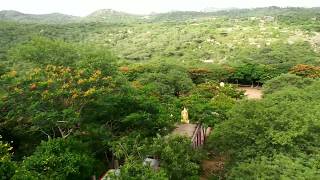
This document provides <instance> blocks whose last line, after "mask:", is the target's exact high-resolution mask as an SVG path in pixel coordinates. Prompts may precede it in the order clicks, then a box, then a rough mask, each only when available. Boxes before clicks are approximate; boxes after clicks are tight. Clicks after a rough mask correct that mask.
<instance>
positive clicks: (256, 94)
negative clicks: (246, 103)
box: [239, 87, 262, 99]
mask: <svg viewBox="0 0 320 180" xmlns="http://www.w3.org/2000/svg"><path fill="white" fill-rule="evenodd" d="M239 89H241V90H244V91H245V93H244V94H245V95H246V96H247V97H248V99H262V90H261V88H252V87H239Z"/></svg>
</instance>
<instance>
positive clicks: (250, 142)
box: [209, 82, 320, 160]
mask: <svg viewBox="0 0 320 180" xmlns="http://www.w3.org/2000/svg"><path fill="white" fill-rule="evenodd" d="M317 88H319V82H317V83H314V84H312V85H310V86H307V87H305V88H304V89H297V88H288V89H284V90H282V91H279V92H277V93H274V94H271V95H269V96H267V97H266V98H265V99H263V100H261V101H243V102H241V103H239V104H237V105H236V106H234V108H233V109H232V110H231V111H230V114H229V120H228V121H224V122H223V123H221V124H219V125H218V126H216V127H215V133H212V135H211V136H210V141H209V146H211V148H213V149H216V150H218V151H220V152H221V151H222V152H229V153H230V154H231V156H233V157H234V159H237V160H244V159H248V158H253V157H257V156H261V155H264V156H268V155H270V154H274V153H288V154H296V153H300V152H303V153H315V152H316V149H317V148H319V146H320V144H319V141H318V140H317V138H318V136H319V134H318V133H317V131H318V130H319V129H320V126H319V120H318V118H317V117H318V116H319V114H318V111H317V110H316V109H317V108H318V105H317V104H318V103H319V100H318V99H319V95H318V94H317V93H315V92H314V89H317ZM298 109H299V111H297V110H298Z"/></svg>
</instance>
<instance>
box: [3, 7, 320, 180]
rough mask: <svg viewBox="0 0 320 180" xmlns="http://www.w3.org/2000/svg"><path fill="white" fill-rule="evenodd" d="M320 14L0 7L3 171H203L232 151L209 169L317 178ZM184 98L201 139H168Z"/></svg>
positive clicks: (129, 174)
mask: <svg viewBox="0 0 320 180" xmlns="http://www.w3.org/2000/svg"><path fill="white" fill-rule="evenodd" d="M318 12H319V9H318V8H310V9H305V8H277V7H269V8H258V9H242V10H237V9H235V10H229V11H218V12H206V13H205V12H172V13H164V14H154V15H150V16H138V15H130V14H126V13H122V12H116V11H113V10H100V11H97V12H94V13H93V14H91V15H89V16H87V17H83V18H80V17H70V16H65V15H58V14H55V15H25V14H21V13H18V12H12V11H2V12H1V13H0V135H1V139H0V178H1V179H89V178H91V177H92V176H96V177H102V176H104V175H106V176H108V177H109V178H111V179H163V180H164V179H173V180H175V179H199V178H200V176H203V173H204V172H203V170H204V168H203V166H202V161H203V160H208V161H210V160H212V159H219V158H220V157H228V158H220V159H224V161H223V162H215V161H214V163H217V164H219V166H220V164H224V166H223V169H222V170H221V171H219V172H218V171H212V172H213V173H212V174H211V175H212V177H213V178H218V179H319V178H320V177H319V169H320V163H319V162H320V158H319V157H320V156H319V153H320V152H319V149H320V142H319V139H320V137H319V131H320V120H319V117H320V114H319V111H318V109H319V108H320V107H319V104H320V100H319V99H320V97H319V96H320V93H319V89H320V82H319V77H320V53H319V50H320V46H319V45H320V40H319V37H320V35H319V31H320V28H319V27H320V24H319V22H320V21H319V20H320V15H319V13H318ZM222 82H223V83H222ZM238 84H240V85H251V86H262V91H263V93H264V95H263V99H261V100H249V99H247V98H246V97H245V95H244V92H243V91H241V90H239V89H238ZM184 107H186V108H187V109H188V111H189V118H190V121H191V123H202V125H204V127H212V128H213V129H214V130H213V131H212V132H211V134H210V136H209V138H208V139H206V144H205V146H204V147H203V148H200V149H194V148H192V146H191V144H190V139H188V138H186V137H181V136H174V135H172V134H171V132H172V130H173V129H174V128H175V125H176V124H178V123H179V122H180V120H181V114H180V113H181V110H182V109H183V108H184ZM146 158H152V159H155V160H157V161H158V162H159V163H160V165H159V167H157V168H153V167H152V166H149V165H148V164H147V163H146V162H145V159H146ZM117 165H119V167H117ZM216 166H218V165H216ZM114 168H118V169H116V170H112V169H114ZM107 172H108V173H107ZM106 173H107V174H106Z"/></svg>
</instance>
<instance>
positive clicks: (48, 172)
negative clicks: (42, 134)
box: [12, 138, 96, 179]
mask: <svg viewBox="0 0 320 180" xmlns="http://www.w3.org/2000/svg"><path fill="white" fill-rule="evenodd" d="M86 149H87V147H85V145H84V144H82V143H81V142H79V141H76V140H73V139H62V138H57V139H52V140H49V141H43V142H41V144H40V145H39V146H38V147H37V148H36V151H35V152H34V153H33V154H32V155H31V156H29V157H27V158H26V159H25V160H23V162H22V164H21V166H20V167H19V169H18V170H17V172H16V173H15V175H14V176H13V178H12V179H88V178H89V177H91V176H92V175H93V173H94V167H95V162H96V161H95V159H94V158H93V157H92V155H90V152H87V151H86Z"/></svg>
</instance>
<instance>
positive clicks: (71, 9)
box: [0, 0, 320, 16]
mask: <svg viewBox="0 0 320 180" xmlns="http://www.w3.org/2000/svg"><path fill="white" fill-rule="evenodd" d="M266 6H280V7H287V6H294V7H320V0H0V10H17V11H21V12H23V13H33V14H44V13H53V12H59V13H64V14H70V15H78V16H85V15H88V14H90V13H91V12H93V11H95V10H98V9H114V10H118V11H124V12H129V13H135V14H148V13H151V12H167V11H172V10H195V11H199V10H203V9H205V8H211V7H212V8H230V7H236V8H252V7H266Z"/></svg>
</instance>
